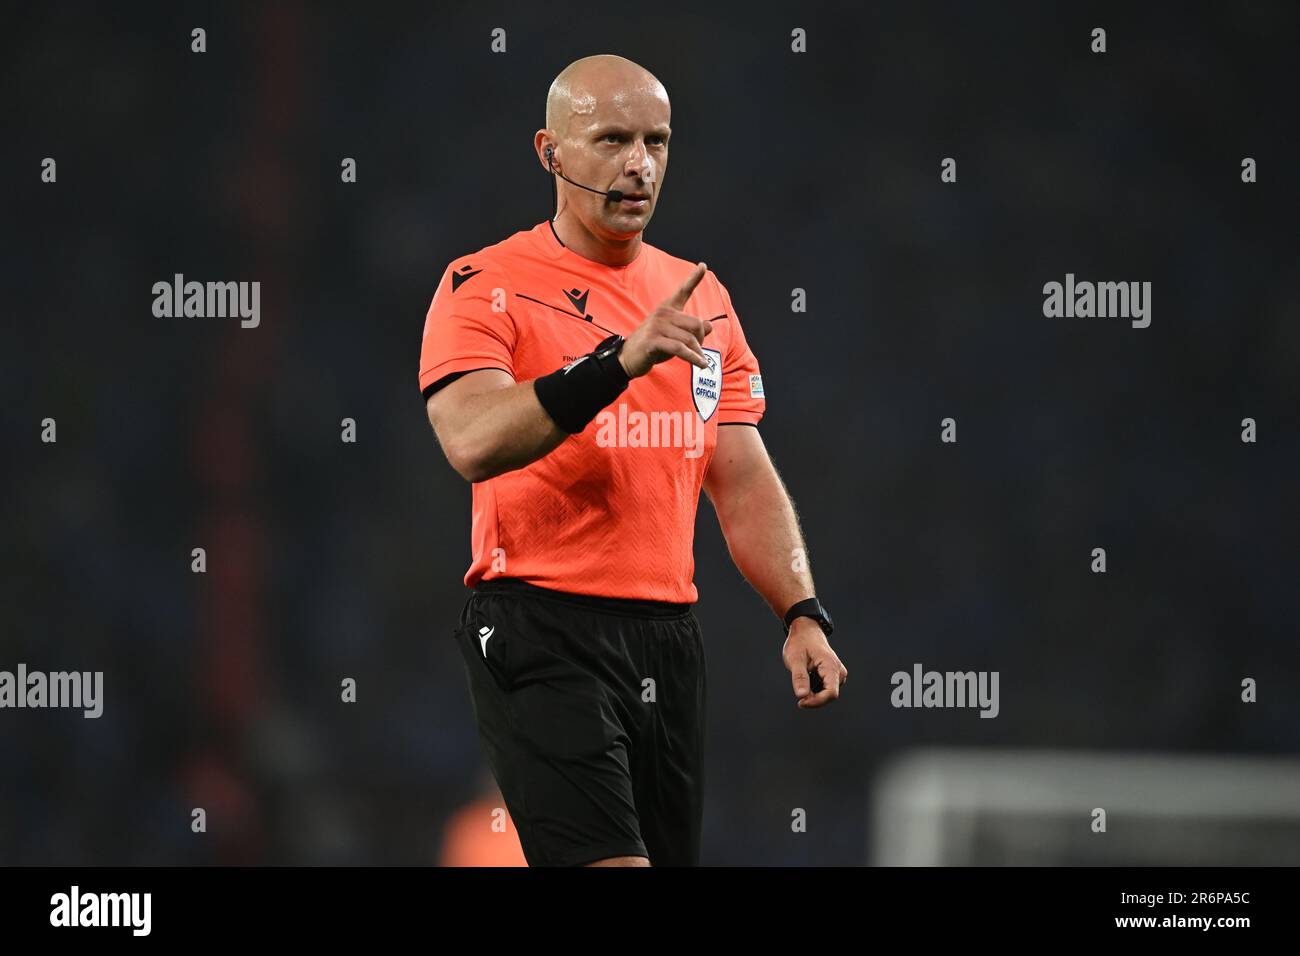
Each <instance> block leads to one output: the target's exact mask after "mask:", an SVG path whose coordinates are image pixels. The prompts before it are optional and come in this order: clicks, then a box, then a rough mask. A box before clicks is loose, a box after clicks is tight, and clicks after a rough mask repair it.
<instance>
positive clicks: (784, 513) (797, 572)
mask: <svg viewBox="0 0 1300 956" xmlns="http://www.w3.org/2000/svg"><path fill="white" fill-rule="evenodd" d="M704 490H705V492H706V493H707V494H708V496H709V500H710V501H711V502H712V503H713V508H714V510H715V511H716V512H717V513H718V522H719V524H721V526H722V535H723V537H724V538H726V541H727V549H728V550H729V551H730V552H731V560H732V561H734V562H735V564H736V567H737V568H738V569H739V570H740V573H741V574H743V575H744V576H745V579H746V580H747V581H748V582H749V583H750V584H751V585H753V587H754V589H755V590H756V591H758V593H759V594H761V595H762V596H763V599H764V600H765V601H767V604H768V606H769V607H770V608H771V609H772V612H773V613H774V614H775V615H776V616H777V619H778V620H783V619H784V617H785V612H786V611H787V610H789V608H790V606H791V605H793V604H794V603H796V602H797V601H801V600H803V599H804V598H809V597H812V596H813V595H814V593H815V592H814V589H813V580H812V570H811V568H810V567H809V564H808V551H807V548H806V547H805V546H804V540H803V534H802V532H801V531H800V529H799V519H798V515H797V514H796V513H795V509H794V502H793V501H791V500H790V494H789V492H788V491H786V488H785V484H784V483H783V482H782V481H781V477H780V475H778V474H777V471H776V468H775V466H774V465H773V464H772V459H771V458H770V457H768V454H767V448H766V446H764V444H763V439H762V437H761V436H760V435H759V433H758V429H757V428H754V427H751V426H748V425H722V426H719V428H718V447H717V449H716V450H715V451H714V455H713V460H712V461H711V462H710V463H709V470H708V472H707V473H706V474H705V476H704ZM782 658H783V660H784V661H785V666H786V668H787V669H788V670H789V671H790V675H791V681H792V683H793V686H794V695H795V698H796V699H797V700H798V702H799V706H800V707H803V708H808V707H820V706H822V705H823V704H825V703H827V702H828V701H831V700H834V699H836V698H837V697H839V695H840V688H841V687H842V686H843V684H844V682H845V679H846V678H847V677H848V674H849V672H848V669H847V668H845V666H844V665H843V663H841V662H840V659H839V657H838V656H836V654H835V652H834V651H833V650H831V646H830V644H829V643H828V642H827V640H826V635H825V634H823V633H822V629H821V626H820V625H819V624H818V623H817V622H816V621H814V620H812V619H811V618H807V617H800V618H796V619H795V621H794V623H793V624H791V625H790V635H789V637H787V638H786V642H785V646H784V648H783V649H782ZM809 670H812V671H815V672H816V673H817V675H818V676H820V678H821V680H822V683H823V685H824V686H823V688H822V689H821V690H820V691H817V692H816V693H813V691H812V688H811V686H810V681H809V676H808V672H809Z"/></svg>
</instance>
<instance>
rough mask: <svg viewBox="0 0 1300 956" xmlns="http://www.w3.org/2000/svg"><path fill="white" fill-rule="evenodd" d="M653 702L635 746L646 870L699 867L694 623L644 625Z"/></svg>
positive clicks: (699, 688) (700, 706)
mask: <svg viewBox="0 0 1300 956" xmlns="http://www.w3.org/2000/svg"><path fill="white" fill-rule="evenodd" d="M648 627H649V628H650V631H649V633H648V635H647V637H648V638H649V641H648V645H650V646H652V647H653V650H650V651H648V652H647V658H648V659H649V660H651V661H653V662H654V667H655V669H656V670H657V671H658V674H659V677H658V678H657V679H656V682H655V683H656V697H657V700H656V702H655V704H654V706H653V708H652V710H651V712H650V715H649V716H650V719H649V721H648V722H647V724H646V725H645V728H644V729H643V731H642V737H643V739H642V740H641V741H638V744H639V746H638V748H637V759H636V762H635V764H636V766H635V777H634V780H635V786H634V790H635V794H636V802H637V813H638V818H639V819H640V822H641V836H642V839H643V840H644V841H645V844H646V848H647V850H648V851H649V854H650V863H651V865H652V866H698V865H699V858H700V831H701V828H702V826H703V822H704V719H705V706H706V697H707V673H706V669H705V661H704V641H703V635H702V634H701V632H700V625H699V621H698V620H696V618H695V615H694V614H693V613H692V614H689V615H688V616H687V617H686V618H684V619H682V620H680V621H672V622H649V624H648Z"/></svg>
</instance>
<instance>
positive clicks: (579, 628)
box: [456, 578, 705, 866]
mask: <svg viewBox="0 0 1300 956" xmlns="http://www.w3.org/2000/svg"><path fill="white" fill-rule="evenodd" d="M456 643H457V645H458V646H459V647H460V649H461V654H462V655H463V656H464V658H465V668H466V672H467V674H468V676H469V688H470V696H471V697H472V698H473V701H474V717H475V720H476V722H477V724H478V732H479V738H480V740H481V741H482V743H483V748H484V752H485V755H486V757H487V761H488V765H489V766H490V767H491V769H492V773H493V776H495V777H496V780H497V784H498V786H500V788H501V794H502V796H504V797H505V802H506V807H507V809H508V810H509V811H510V816H511V818H512V819H513V820H514V823H515V827H516V828H517V830H518V831H519V839H520V842H521V843H522V845H523V850H524V856H525V857H526V858H527V860H528V863H529V865H530V866H579V865H582V864H584V863H591V862H593V861H595V860H601V859H605V858H608V857H614V856H644V857H648V858H649V860H650V863H651V864H652V865H654V866H696V865H698V863H699V854H700V826H701V823H702V818H703V811H704V798H703V790H704V708H705V667H704V642H703V637H702V635H701V633H700V623H699V621H698V620H696V618H695V614H694V613H693V612H692V610H691V606H690V605H689V604H666V603H662V602H658V601H633V600H625V599H614V598H599V597H590V596H587V595H577V594H566V593H562V592H559V591H551V590H548V589H545V588H539V587H537V586H535V585H532V584H528V583H526V582H523V581H519V580H514V579H502V578H496V579H493V580H491V581H484V582H481V583H480V584H479V586H478V588H476V589H475V591H474V593H473V594H471V595H470V597H469V600H467V601H466V602H465V607H464V610H462V612H461V616H460V626H459V627H458V628H457V629H456Z"/></svg>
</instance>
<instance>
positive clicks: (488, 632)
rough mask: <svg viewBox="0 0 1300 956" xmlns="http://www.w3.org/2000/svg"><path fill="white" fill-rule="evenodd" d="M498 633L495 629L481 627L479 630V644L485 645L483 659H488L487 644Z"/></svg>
mask: <svg viewBox="0 0 1300 956" xmlns="http://www.w3.org/2000/svg"><path fill="white" fill-rule="evenodd" d="M495 633H496V628H495V627H480V628H479V629H478V639H479V643H480V644H482V645H483V658H484V660H486V659H487V642H488V638H489V637H491V636H492V635H493V634H495Z"/></svg>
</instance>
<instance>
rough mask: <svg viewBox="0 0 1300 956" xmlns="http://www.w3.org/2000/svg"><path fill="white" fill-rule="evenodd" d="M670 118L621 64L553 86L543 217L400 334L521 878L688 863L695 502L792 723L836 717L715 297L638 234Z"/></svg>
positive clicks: (459, 279) (700, 725)
mask: <svg viewBox="0 0 1300 956" xmlns="http://www.w3.org/2000/svg"><path fill="white" fill-rule="evenodd" d="M670 113H671V111H670V107H669V103H668V94H667V92H666V91H665V90H664V87H663V85H662V84H661V83H660V82H659V81H658V80H657V79H655V77H654V76H652V75H651V74H650V73H649V72H647V71H646V70H645V69H643V68H642V67H640V66H638V65H637V64H635V63H633V62H631V61H630V60H627V59H624V58H623V57H618V56H610V55H601V56H590V57H585V58H583V59H581V60H577V61H576V62H574V63H572V64H570V65H569V66H568V67H566V68H565V69H564V71H563V72H561V73H560V75H559V76H558V77H556V79H555V82H554V83H552V84H551V88H550V92H549V94H548V96H547V100H546V128H545V129H542V130H538V131H537V133H536V135H535V136H534V140H533V146H534V149H535V150H536V153H537V157H538V160H539V161H540V162H541V165H542V167H543V168H544V169H545V170H546V171H547V172H548V173H550V174H553V176H554V182H555V185H556V209H555V217H554V218H553V219H549V220H545V221H543V222H541V223H538V224H537V225H536V226H534V227H533V228H531V229H527V230H523V231H520V232H517V233H515V234H514V235H512V236H510V237H509V238H507V239H505V240H503V241H501V242H499V243H497V244H496V245H492V246H488V247H486V248H484V249H481V250H479V251H478V252H475V253H473V254H471V255H469V256H465V257H462V258H460V259H456V260H454V261H453V262H452V263H451V264H450V265H449V266H448V268H447V271H446V273H445V274H444V275H443V277H442V281H441V282H440V283H439V285H438V289H437V291H436V293H435V294H434V297H433V302H432V304H431V305H430V307H429V312H428V316H427V318H426V320H425V324H424V334H423V341H422V346H421V354H420V388H421V391H422V392H423V394H424V398H425V400H426V404H427V409H428V415H429V421H430V423H431V424H432V426H433V430H434V432H435V434H436V435H437V439H438V442H439V444H440V445H441V447H442V450H443V453H444V454H445V455H446V456H447V460H448V462H449V463H450V464H451V466H452V467H453V468H454V469H455V470H456V471H457V473H459V474H460V475H461V476H462V477H464V478H465V479H466V480H467V481H469V482H471V484H472V487H473V525H472V532H471V538H472V554H473V560H472V563H471V565H470V568H469V570H468V572H467V573H466V575H465V584H466V585H467V586H469V587H470V588H472V589H473V590H472V592H471V594H470V596H469V599H468V600H467V602H466V604H465V607H464V609H463V610H462V612H461V617H460V622H459V627H457V628H456V631H455V635H456V642H457V644H458V646H459V647H460V650H461V653H462V655H463V656H464V659H465V665H466V670H467V674H468V678H469V687H470V693H471V697H472V699H473V703H474V715H475V720H476V722H477V725H478V732H479V737H480V739H481V741H482V744H483V748H484V752H485V754H486V757H487V760H488V764H489V766H490V767H491V769H492V773H493V775H494V776H495V777H496V780H497V783H498V785H499V786H500V788H501V793H502V795H503V796H504V797H505V802H506V805H507V807H508V809H509V811H510V815H511V817H512V818H513V819H514V821H515V825H516V827H517V828H518V831H519V839H520V843H521V844H522V847H523V851H524V855H525V857H526V858H527V860H528V862H529V864H530V865H533V866H578V865H602V866H649V865H651V864H653V865H656V866H694V865H697V864H698V863H699V850H700V827H701V822H702V816H703V781H704V777H703V771H704V716H705V691H706V680H705V663H704V647H703V640H702V635H701V633H700V624H699V621H698V620H696V617H695V614H694V612H693V611H692V605H693V604H694V603H695V601H696V600H697V599H698V593H697V591H696V589H695V585H694V583H693V578H694V568H695V566H694V557H693V536H694V528H695V512H696V507H697V505H698V503H699V496H700V489H701V488H703V489H704V491H705V492H706V493H707V494H708V495H709V498H710V500H711V501H712V503H713V506H714V509H715V510H716V511H717V514H718V518H719V521H720V523H721V526H722V532H723V535H724V536H725V538H726V541H727V546H728V548H729V549H730V552H731V556H732V559H733V560H734V561H735V563H736V566H737V567H738V568H739V569H740V571H741V573H742V574H743V575H744V576H745V578H746V579H747V580H748V581H749V582H750V583H751V584H752V585H753V586H754V588H755V589H756V590H757V591H758V592H759V593H760V594H761V595H762V596H763V598H764V599H765V600H766V601H767V603H768V605H769V606H770V607H771V609H772V611H773V612H774V613H775V614H776V616H777V617H778V618H779V619H780V620H781V621H782V622H783V623H784V626H785V630H786V638H785V644H784V646H783V649H782V658H783V660H784V662H785V666H786V668H787V669H788V670H789V671H790V674H791V680H792V683H793V688H794V696H795V699H796V702H797V705H798V706H799V707H801V708H805V709H806V708H815V707H821V706H822V705H824V704H827V703H829V702H830V701H832V700H835V699H836V698H837V697H838V696H839V694H840V689H841V687H843V685H844V681H845V679H846V677H847V676H848V670H847V669H846V668H845V667H844V665H843V664H842V663H841V662H840V659H839V657H838V656H837V655H836V654H835V652H834V651H833V650H832V649H831V647H830V644H829V643H827V636H828V635H829V634H830V633H831V619H830V616H829V614H828V613H827V611H826V609H825V608H823V607H822V605H821V603H820V602H819V601H818V600H817V599H816V597H815V592H814V589H813V581H812V574H811V572H810V571H809V569H808V563H807V560H806V557H805V555H806V551H805V548H804V542H803V538H802V535H801V533H800V529H799V523H798V519H797V517H796V515H795V510H794V506H793V503H792V502H791V500H790V497H789V495H788V493H787V492H786V490H785V486H784V485H783V483H782V482H781V479H780V477H779V476H778V475H777V473H776V469H775V468H774V467H773V465H772V462H771V460H770V459H769V458H768V455H767V450H766V448H765V447H764V445H763V440H762V438H761V437H760V435H759V431H758V423H759V421H760V419H761V418H762V416H763V411H764V408H765V404H764V402H765V399H764V393H763V379H762V376H761V374H760V372H759V367H758V361H757V359H756V358H755V357H754V354H753V352H752V351H750V348H749V345H748V343H747V342H746V341H745V336H744V332H743V331H742V329H741V324H740V318H739V316H738V315H737V314H736V310H735V308H734V307H733V305H732V303H731V296H730V295H729V293H728V292H727V289H726V288H725V287H724V286H723V285H722V283H721V282H719V281H718V278H717V276H715V275H714V274H713V273H712V272H709V271H708V269H707V268H706V266H705V264H704V263H699V264H695V265H692V264H691V263H690V262H687V261H685V260H682V259H678V258H676V257H674V256H671V255H668V254H667V253H665V252H662V251H660V250H659V249H656V248H655V247H654V246H651V245H650V244H648V243H646V242H645V241H643V238H642V233H643V232H644V230H645V227H646V226H647V225H648V224H649V222H650V218H651V216H652V215H653V214H654V209H655V204H656V203H657V202H658V200H659V196H660V193H661V191H662V189H663V184H664V177H665V174H666V173H667V171H668V145H669V138H670V136H671V132H672V131H671V128H670V126H669V118H670ZM778 633H779V632H778Z"/></svg>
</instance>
